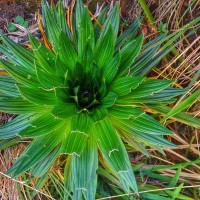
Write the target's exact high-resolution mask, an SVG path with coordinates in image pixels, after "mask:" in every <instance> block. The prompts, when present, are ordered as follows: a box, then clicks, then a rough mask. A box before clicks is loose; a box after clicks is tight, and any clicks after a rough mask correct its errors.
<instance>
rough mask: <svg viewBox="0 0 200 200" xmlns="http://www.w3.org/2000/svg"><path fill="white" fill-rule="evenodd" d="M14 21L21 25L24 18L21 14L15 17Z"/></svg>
mask: <svg viewBox="0 0 200 200" xmlns="http://www.w3.org/2000/svg"><path fill="white" fill-rule="evenodd" d="M14 21H15V23H17V24H20V25H23V23H24V18H23V17H22V16H17V17H15V20H14Z"/></svg>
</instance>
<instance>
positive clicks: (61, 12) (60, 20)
mask: <svg viewBox="0 0 200 200" xmlns="http://www.w3.org/2000/svg"><path fill="white" fill-rule="evenodd" d="M56 20H57V24H58V25H59V27H60V28H61V30H62V31H63V32H64V33H65V34H67V36H68V38H70V39H71V37H72V35H71V32H70V30H69V27H68V24H67V22H66V13H65V9H64V7H63V2H62V1H59V2H58V11H57V18H56Z"/></svg>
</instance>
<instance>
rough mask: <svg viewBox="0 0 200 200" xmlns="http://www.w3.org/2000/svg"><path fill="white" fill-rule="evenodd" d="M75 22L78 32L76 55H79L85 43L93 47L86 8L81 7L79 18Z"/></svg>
mask: <svg viewBox="0 0 200 200" xmlns="http://www.w3.org/2000/svg"><path fill="white" fill-rule="evenodd" d="M78 20H80V21H78V22H77V32H78V56H79V57H81V55H82V53H83V51H84V49H85V48H86V45H87V44H89V46H90V47H91V48H92V50H93V49H94V30H93V25H92V22H91V19H90V15H89V12H88V9H87V8H86V7H84V8H83V10H82V13H81V16H80V18H79V19H78Z"/></svg>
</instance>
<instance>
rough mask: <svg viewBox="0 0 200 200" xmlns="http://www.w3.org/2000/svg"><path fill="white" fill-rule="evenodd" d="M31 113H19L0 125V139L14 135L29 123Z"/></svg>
mask: <svg viewBox="0 0 200 200" xmlns="http://www.w3.org/2000/svg"><path fill="white" fill-rule="evenodd" d="M31 117H32V115H20V116H17V117H16V118H14V119H12V120H11V121H9V122H7V123H6V124H4V125H1V126H0V140H2V139H8V138H12V137H16V136H18V135H19V133H20V132H21V131H22V130H23V129H26V127H28V126H29V125H30V121H31Z"/></svg>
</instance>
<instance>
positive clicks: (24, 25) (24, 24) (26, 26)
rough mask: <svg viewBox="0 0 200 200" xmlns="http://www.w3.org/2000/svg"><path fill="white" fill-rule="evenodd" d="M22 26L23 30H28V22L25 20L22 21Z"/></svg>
mask: <svg viewBox="0 0 200 200" xmlns="http://www.w3.org/2000/svg"><path fill="white" fill-rule="evenodd" d="M22 26H23V27H24V28H28V26H29V24H28V21H27V20H26V21H24V23H23V24H22Z"/></svg>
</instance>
